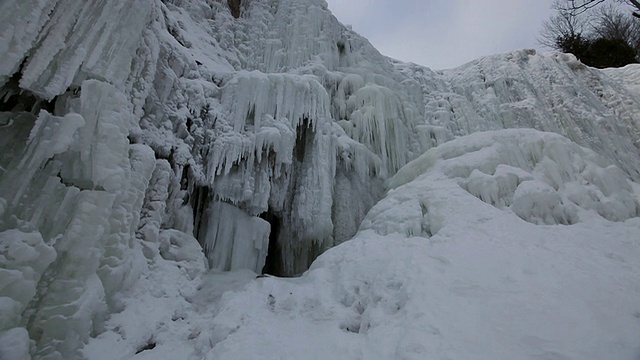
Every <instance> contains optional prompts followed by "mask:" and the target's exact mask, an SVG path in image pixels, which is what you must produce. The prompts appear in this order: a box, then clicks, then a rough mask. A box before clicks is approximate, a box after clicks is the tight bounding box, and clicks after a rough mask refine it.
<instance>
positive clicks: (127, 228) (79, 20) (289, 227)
mask: <svg viewBox="0 0 640 360" xmlns="http://www.w3.org/2000/svg"><path fill="white" fill-rule="evenodd" d="M239 11H240V14H239V17H237V18H236V17H235V16H234V15H233V14H232V13H231V12H230V10H229V7H228V4H227V2H226V1H223V0H215V1H214V0H212V1H203V0H181V1H177V0H173V1H168V0H167V1H160V0H135V1H134V0H127V1H118V2H104V1H98V0H89V1H84V2H75V1H65V0H58V1H42V0H27V1H18V0H10V1H3V2H2V3H0V20H1V21H0V24H1V25H0V50H1V51H0V86H1V88H0V98H1V99H2V102H1V104H0V148H2V151H0V172H2V177H0V185H1V186H0V234H2V235H1V236H0V239H2V247H1V248H0V255H1V256H2V259H3V260H2V262H3V265H4V267H2V268H1V269H0V271H2V272H3V277H2V278H3V279H11V280H7V284H4V283H3V284H2V287H0V299H2V301H1V302H0V306H1V307H2V309H3V317H2V318H0V331H5V330H10V329H13V330H10V331H11V332H8V333H5V334H4V335H0V337H1V338H2V339H22V340H20V341H22V342H23V344H21V345H20V346H23V347H24V346H28V344H27V343H26V341H27V340H26V338H25V337H24V336H23V335H24V329H27V330H28V333H29V336H30V339H32V340H33V341H34V344H35V346H33V347H32V348H31V351H30V353H31V354H32V355H34V356H35V357H36V358H47V359H60V358H63V359H73V358H74V357H76V355H77V354H76V351H77V349H78V348H79V347H80V346H81V344H82V343H83V342H85V341H86V339H87V338H88V337H89V336H90V334H97V333H99V332H100V331H101V329H100V328H101V323H102V318H103V317H104V316H106V315H108V314H109V313H111V312H114V311H118V310H119V309H121V307H122V306H123V304H122V302H121V299H120V294H121V293H122V292H126V291H127V289H128V288H129V287H130V285H131V284H133V283H134V282H135V280H136V278H137V277H138V274H140V273H141V272H144V271H149V269H150V268H154V266H156V265H157V262H163V261H166V262H170V263H174V262H178V263H180V264H181V265H180V267H181V268H185V269H190V270H185V271H187V272H188V273H189V276H195V275H197V272H198V271H200V269H201V260H202V258H201V256H200V252H199V251H200V250H199V247H198V245H197V244H196V238H197V241H198V242H199V243H200V247H201V248H204V249H205V251H206V252H207V256H208V260H209V263H210V266H211V267H213V268H219V269H233V268H236V267H249V268H251V270H253V271H256V272H260V271H261V270H262V265H263V264H265V262H266V261H267V258H269V259H270V260H269V261H270V262H271V263H270V264H268V265H269V269H271V270H270V271H273V272H276V273H279V274H287V275H291V274H296V273H300V272H302V271H304V270H305V269H306V268H307V267H308V266H309V264H310V263H311V261H312V260H313V259H314V258H315V257H316V256H317V255H318V254H320V253H321V252H322V251H324V250H325V249H327V248H329V247H331V246H333V245H335V244H338V243H340V242H342V241H345V240H348V239H349V238H351V237H352V236H353V235H354V234H355V232H356V231H357V229H358V227H359V225H360V223H361V222H362V219H363V218H364V217H365V215H366V214H367V212H368V210H369V209H370V208H371V207H372V206H373V205H374V204H375V203H376V202H377V201H378V199H379V198H380V197H381V196H382V194H383V191H384V182H385V180H387V179H388V178H389V177H390V176H392V175H393V174H394V173H395V172H396V171H397V170H398V169H399V168H401V167H402V166H403V165H405V163H406V162H408V161H410V160H412V159H414V158H416V157H418V156H420V155H421V154H422V153H424V152H425V151H426V150H428V149H430V148H432V147H434V146H437V145H441V144H443V143H446V142H448V141H450V140H452V139H454V138H455V137H457V136H460V135H466V134H469V133H473V132H476V131H480V130H488V129H500V128H503V127H534V128H537V129H540V130H545V131H553V132H558V133H560V134H563V135H566V136H568V137H569V138H571V139H572V140H574V141H576V142H578V143H579V144H581V145H583V146H587V147H590V148H592V149H594V150H595V151H596V152H598V153H599V154H600V155H601V156H604V157H605V158H608V159H609V160H611V161H614V162H616V163H617V164H618V166H619V167H620V168H621V169H622V171H623V172H621V173H620V178H622V177H624V176H631V177H633V178H636V179H637V178H638V173H639V171H640V170H639V169H640V165H639V162H638V160H637V159H638V155H639V154H638V144H639V142H638V140H639V135H638V133H639V132H638V123H639V120H638V119H639V116H640V115H639V114H640V111H639V109H640V105H639V100H638V98H637V94H635V93H634V92H633V91H631V90H629V89H630V87H629V86H627V87H626V88H625V87H623V86H621V85H620V84H619V83H618V80H615V79H614V78H613V76H605V75H603V73H601V72H599V71H597V70H593V69H588V68H585V67H584V66H582V65H581V64H579V63H577V62H576V61H575V59H572V58H571V57H569V56H565V55H549V56H544V55H536V54H534V53H532V52H530V51H519V52H514V53H510V54H504V55H497V56H494V57H488V58H484V59H481V60H478V61H477V62H474V63H470V64H468V65H466V66H463V67H461V68H458V69H454V70H451V71H445V72H434V71H431V70H430V69H428V68H424V67H421V66H418V65H414V64H406V63H401V62H397V61H394V60H391V59H388V58H386V57H384V56H382V55H380V54H379V53H378V52H377V51H376V50H375V49H374V48H373V47H372V46H371V45H370V44H369V43H368V42H367V41H366V40H365V39H363V38H361V37H360V36H358V35H357V34H355V33H354V32H353V31H351V30H350V29H348V28H346V27H344V26H343V25H341V24H340V23H339V22H338V21H337V20H336V19H335V18H334V17H333V16H332V15H331V14H330V13H329V11H328V9H327V5H326V3H325V2H324V1H321V0H307V1H299V0H298V1H295V0H280V1H258V0H243V1H242V2H241V5H240V7H239ZM627 71H628V72H633V71H635V70H634V69H633V68H631V69H628V70H627ZM503 170H504V169H503ZM500 171H501V170H500ZM500 171H498V170H496V173H494V174H489V175H490V176H491V177H495V179H493V178H492V179H488V178H487V179H485V176H484V175H482V174H476V175H477V176H476V175H474V176H472V177H471V178H470V180H469V183H468V184H466V185H465V186H467V188H468V189H469V191H471V192H473V193H474V194H477V195H478V196H479V197H481V198H483V199H486V200H487V201H489V202H492V203H493V202H495V203H496V204H498V205H499V206H500V205H501V204H502V203H504V205H507V203H506V202H505V201H506V200H504V199H508V197H504V196H503V195H502V194H503V193H506V189H511V188H510V187H509V186H511V185H510V184H511V182H512V180H513V176H512V175H513V174H510V173H508V172H507V173H505V174H502V173H501V172H500ZM489 175H487V176H489ZM503 175H504V176H503ZM589 176H591V175H589ZM597 178H598V176H597V174H596V175H593V176H591V178H589V177H588V176H587V175H584V179H597ZM485 182H487V184H488V185H487V186H488V188H495V187H496V186H497V188H498V191H497V193H494V192H493V191H492V192H490V193H487V194H485V193H483V192H482V191H484V190H483V189H485V188H486V186H485V185H486V184H485ZM493 182H495V184H494V183H493ZM496 184H497V185H496ZM523 189H524V188H523ZM536 189H537V188H536ZM536 189H534V188H531V189H529V190H530V191H528V192H525V193H530V192H532V191H534V190H536ZM481 190H482V191H481ZM537 190H540V191H539V192H549V191H550V190H549V189H548V188H545V189H537ZM537 190H536V191H537ZM548 190H549V191H548ZM555 190H557V189H555ZM594 191H595V190H594ZM521 192H524V190H522V191H521ZM601 192H602V194H603V196H604V197H600V198H598V199H600V200H606V198H609V197H610V196H613V195H611V194H612V193H607V192H605V191H604V190H601ZM516 193H517V191H516ZM516 195H517V194H516ZM516 195H513V196H514V197H517V196H516ZM567 196H569V195H567ZM589 196H591V195H589ZM597 196H599V195H596V197H597ZM616 196H617V195H616ZM551 197H553V195H551ZM551 197H550V199H551ZM522 198H523V199H525V198H526V196H525V197H522ZM578 198H580V199H585V201H587V202H588V201H589V200H588V199H589V197H587V196H584V194H582V195H580V194H578V195H576V199H578ZM554 199H556V198H554ZM591 199H595V198H593V197H591ZM551 200H553V199H551ZM551 200H550V201H551ZM594 201H595V200H594ZM527 206H528V205H526V203H523V206H522V209H525V210H522V213H523V214H524V213H527V214H528V213H530V211H529V210H526V209H527ZM585 206H589V205H585ZM594 206H595V205H594ZM625 209H626V208H621V209H619V210H616V211H615V212H614V213H613V214H610V216H613V217H619V216H626V215H624V212H625V211H626V210H629V209H630V208H629V209H626V210H625ZM596 210H597V209H596ZM518 211H519V210H518ZM527 211H528V212H527ZM629 211H631V210H629ZM236 214H237V216H236ZM621 214H622V215H621ZM569 215H570V214H569ZM569 215H567V216H565V220H566V221H567V222H568V221H570V219H571V216H569ZM230 217H233V218H234V219H238V218H244V219H246V220H247V222H249V223H252V224H254V225H255V226H252V227H250V228H248V229H247V228H241V227H240V226H239V225H240V224H239V222H238V221H224V220H225V219H228V218H230ZM525 217H526V216H525ZM553 219H554V220H553V221H555V219H556V217H555V216H554V217H553ZM529 220H531V221H534V222H550V221H551V219H546V218H545V217H544V216H542V215H540V214H538V215H535V216H533V217H531V219H529ZM267 225H268V226H267ZM267 228H268V229H269V230H267ZM267 234H268V235H267ZM267 238H268V242H269V244H268V246H267V249H268V251H267V252H268V255H267V253H265V242H266V239H267ZM185 263H188V264H190V265H188V266H186V265H185V266H183V265H184V264H185ZM4 274H6V276H5V275H4ZM5 310H6V311H5ZM4 314H7V315H6V316H4ZM5 335H6V336H5Z"/></svg>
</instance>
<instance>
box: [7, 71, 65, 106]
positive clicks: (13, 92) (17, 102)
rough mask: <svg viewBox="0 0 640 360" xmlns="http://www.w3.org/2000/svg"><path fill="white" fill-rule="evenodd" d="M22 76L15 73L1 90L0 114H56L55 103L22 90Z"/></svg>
mask: <svg viewBox="0 0 640 360" xmlns="http://www.w3.org/2000/svg"><path fill="white" fill-rule="evenodd" d="M20 76H21V74H20V73H19V72H18V73H15V74H14V75H13V76H12V77H11V78H10V79H9V81H7V83H6V84H5V85H4V86H3V87H2V88H0V112H19V111H26V112H30V113H33V114H37V113H39V112H40V110H46V111H47V112H49V113H50V114H53V113H54V109H55V101H56V98H54V99H53V100H51V101H47V100H45V99H42V98H40V97H38V96H37V95H35V94H34V93H32V92H31V91H28V90H24V89H21V88H20Z"/></svg>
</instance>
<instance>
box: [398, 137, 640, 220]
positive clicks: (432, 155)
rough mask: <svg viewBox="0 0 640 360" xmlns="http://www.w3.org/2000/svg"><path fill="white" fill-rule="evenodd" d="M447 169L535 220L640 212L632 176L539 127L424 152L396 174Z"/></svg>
mask: <svg viewBox="0 0 640 360" xmlns="http://www.w3.org/2000/svg"><path fill="white" fill-rule="evenodd" d="M423 173H426V174H429V175H425V176H436V177H437V176H439V175H437V174H440V176H445V177H448V178H450V179H456V180H457V181H458V184H459V185H460V186H461V187H462V188H464V189H465V190H467V191H468V192H469V193H471V194H473V195H474V196H476V197H477V198H479V199H480V200H482V201H484V202H486V203H488V204H491V205H493V206H496V207H498V208H500V209H505V210H510V211H512V212H513V213H515V214H517V215H518V216H519V217H520V218H522V219H523V220H526V221H528V222H532V223H535V224H547V225H554V224H567V225H568V224H574V223H576V222H578V221H580V215H579V214H580V212H581V211H595V212H597V213H598V214H599V215H600V216H602V217H604V218H606V219H608V220H611V221H624V220H627V219H630V218H632V217H637V216H640V204H639V202H638V195H637V194H635V193H634V191H633V189H632V187H631V185H630V182H629V180H628V178H627V175H626V174H625V173H624V172H622V171H621V170H620V169H619V168H617V167H616V166H614V165H607V162H606V161H605V160H603V159H602V158H601V157H600V156H598V155H596V154H595V153H594V152H593V151H591V150H589V149H586V148H582V147H580V146H578V145H576V144H574V143H572V142H571V141H569V140H568V139H566V138H564V137H562V136H560V135H557V134H552V133H542V132H538V131H535V130H522V129H519V130H502V131H496V132H485V133H476V134H472V135H469V136H466V137H462V138H459V139H456V140H453V141H450V142H448V143H446V144H443V145H441V146H439V147H437V148H434V149H431V150H429V151H427V152H426V153H425V154H423V155H422V156H420V157H419V158H417V159H416V160H414V161H412V162H410V163H409V164H407V165H406V166H405V167H404V168H402V169H401V170H400V171H398V173H397V174H396V175H395V176H394V177H393V178H392V179H391V181H390V183H389V187H390V188H392V189H393V188H397V187H398V186H400V185H402V184H404V183H407V182H409V181H411V180H413V179H414V178H416V177H418V176H421V175H422V174H423Z"/></svg>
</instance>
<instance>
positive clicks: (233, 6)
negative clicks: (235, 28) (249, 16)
mask: <svg viewBox="0 0 640 360" xmlns="http://www.w3.org/2000/svg"><path fill="white" fill-rule="evenodd" d="M241 3H242V0H227V4H229V10H231V15H233V17H234V18H236V19H237V18H239V17H240V4H241Z"/></svg>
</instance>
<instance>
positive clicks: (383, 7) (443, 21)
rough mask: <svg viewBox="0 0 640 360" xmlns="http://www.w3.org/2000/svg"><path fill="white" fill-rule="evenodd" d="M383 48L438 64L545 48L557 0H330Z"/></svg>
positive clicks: (343, 19) (399, 55)
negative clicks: (546, 25)
mask: <svg viewBox="0 0 640 360" xmlns="http://www.w3.org/2000/svg"><path fill="white" fill-rule="evenodd" d="M327 2H328V3H329V9H331V11H332V12H333V14H334V15H335V16H336V17H337V18H338V20H340V22H342V23H343V24H345V25H352V26H353V29H354V30H355V31H356V32H358V33H359V34H361V35H363V36H364V37H366V38H367V39H369V41H370V42H371V43H372V44H373V45H374V46H375V47H376V48H377V49H378V50H379V51H380V52H381V53H383V54H385V55H387V56H390V57H392V58H396V59H398V60H403V61H411V62H415V63H418V64H421V65H425V66H428V67H431V68H433V69H446V68H452V67H455V66H458V65H462V64H464V63H466V62H468V61H471V60H473V59H476V58H478V57H480V56H483V55H490V54H495V53H500V52H505V51H509V50H515V49H523V48H539V45H538V44H537V43H536V37H537V36H538V32H539V30H540V26H541V24H542V22H543V21H544V20H546V19H547V18H548V17H549V15H550V14H551V13H552V10H550V7H551V3H552V2H553V0H405V1H398V0H327Z"/></svg>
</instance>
